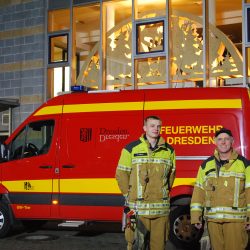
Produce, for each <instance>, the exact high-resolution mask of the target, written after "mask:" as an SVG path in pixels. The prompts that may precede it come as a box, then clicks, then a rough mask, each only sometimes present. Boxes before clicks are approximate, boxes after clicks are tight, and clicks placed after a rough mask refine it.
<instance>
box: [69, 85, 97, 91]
mask: <svg viewBox="0 0 250 250" xmlns="http://www.w3.org/2000/svg"><path fill="white" fill-rule="evenodd" d="M92 89H93V88H90V87H86V86H83V85H74V86H71V91H72V92H88V91H89V90H92Z"/></svg>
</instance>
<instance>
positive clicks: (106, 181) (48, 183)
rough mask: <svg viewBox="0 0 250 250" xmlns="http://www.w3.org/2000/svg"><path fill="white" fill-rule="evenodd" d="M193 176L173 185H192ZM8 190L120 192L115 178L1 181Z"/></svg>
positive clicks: (193, 181) (176, 180)
mask: <svg viewBox="0 0 250 250" xmlns="http://www.w3.org/2000/svg"><path fill="white" fill-rule="evenodd" d="M194 183H195V178H176V179H175V182H174V186H179V185H194ZM2 185H3V186H4V187H6V189H7V190H8V191H9V192H49V193H51V192H62V193H100V194H102V193H111V194H120V193H121V191H120V189H119V187H118V184H117V181H116V179H115V178H86V179H60V180H59V179H53V180H52V179H47V180H17V181H2Z"/></svg>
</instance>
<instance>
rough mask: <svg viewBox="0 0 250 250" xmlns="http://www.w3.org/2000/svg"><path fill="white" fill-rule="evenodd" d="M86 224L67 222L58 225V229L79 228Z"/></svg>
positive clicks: (80, 221)
mask: <svg viewBox="0 0 250 250" xmlns="http://www.w3.org/2000/svg"><path fill="white" fill-rule="evenodd" d="M85 223H86V221H84V220H67V221H64V222H62V223H60V224H58V227H80V226H83V225H84V224H85Z"/></svg>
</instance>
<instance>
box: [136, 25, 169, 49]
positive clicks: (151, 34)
mask: <svg viewBox="0 0 250 250" xmlns="http://www.w3.org/2000/svg"><path fill="white" fill-rule="evenodd" d="M136 38H137V39H136V54H142V53H152V52H163V51H164V21H155V22H150V23H145V22H144V23H138V24H136Z"/></svg>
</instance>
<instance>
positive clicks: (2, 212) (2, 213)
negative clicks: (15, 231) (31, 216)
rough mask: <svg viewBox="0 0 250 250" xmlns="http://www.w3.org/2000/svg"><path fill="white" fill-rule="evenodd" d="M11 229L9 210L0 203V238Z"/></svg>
mask: <svg viewBox="0 0 250 250" xmlns="http://www.w3.org/2000/svg"><path fill="white" fill-rule="evenodd" d="M10 231H11V220H10V214H9V210H8V208H7V207H6V206H4V205H0V238H3V237H5V236H6V235H7V234H8V233H9V232H10Z"/></svg>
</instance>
